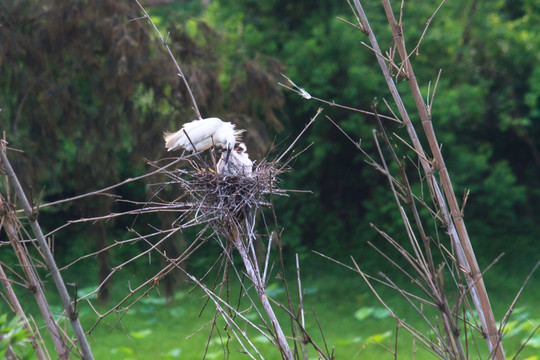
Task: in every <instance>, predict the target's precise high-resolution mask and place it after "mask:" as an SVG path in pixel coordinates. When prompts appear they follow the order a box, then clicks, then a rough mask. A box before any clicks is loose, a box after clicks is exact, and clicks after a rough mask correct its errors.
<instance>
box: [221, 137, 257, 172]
mask: <svg viewBox="0 0 540 360" xmlns="http://www.w3.org/2000/svg"><path fill="white" fill-rule="evenodd" d="M246 151H247V147H246V144H244V143H239V144H238V146H237V147H236V148H235V149H234V151H232V152H231V155H230V157H229V159H228V160H227V155H226V152H223V154H221V158H220V159H219V161H218V163H217V172H218V174H224V175H246V176H250V175H251V172H252V171H253V161H251V160H250V159H249V154H248V153H247V152H246Z"/></svg>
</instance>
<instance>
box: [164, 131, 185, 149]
mask: <svg viewBox="0 0 540 360" xmlns="http://www.w3.org/2000/svg"><path fill="white" fill-rule="evenodd" d="M183 137H185V134H184V132H183V131H182V129H180V130H178V131H177V132H174V133H170V132H166V133H164V134H163V139H165V147H166V148H167V150H168V151H172V150H175V149H177V148H178V147H180V146H181V144H183V143H184V141H182V138H183Z"/></svg>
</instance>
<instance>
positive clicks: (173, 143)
mask: <svg viewBox="0 0 540 360" xmlns="http://www.w3.org/2000/svg"><path fill="white" fill-rule="evenodd" d="M242 132H243V131H242V130H235V125H234V124H231V123H230V122H224V121H222V120H221V119H219V118H216V117H212V118H207V119H201V120H193V121H191V122H188V123H185V124H184V126H182V128H181V129H180V130H178V131H177V132H175V133H165V134H164V139H165V147H166V148H167V149H168V150H169V151H172V150H176V149H179V148H184V149H186V150H187V151H204V150H207V149H209V148H211V147H212V146H218V147H223V148H226V149H232V148H234V145H235V144H236V141H237V140H239V138H240V134H242ZM186 133H187V135H186ZM194 147H195V148H194Z"/></svg>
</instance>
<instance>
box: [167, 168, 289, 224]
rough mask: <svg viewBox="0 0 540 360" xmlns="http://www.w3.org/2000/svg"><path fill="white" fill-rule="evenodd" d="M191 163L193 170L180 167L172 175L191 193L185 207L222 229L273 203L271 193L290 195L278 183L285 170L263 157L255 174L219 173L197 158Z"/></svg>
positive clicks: (198, 217) (179, 184) (187, 210)
mask: <svg viewBox="0 0 540 360" xmlns="http://www.w3.org/2000/svg"><path fill="white" fill-rule="evenodd" d="M191 165H192V167H193V169H192V170H186V169H177V170H175V171H173V172H168V175H169V176H171V178H172V183H173V184H177V185H178V186H179V187H180V189H181V190H182V191H183V193H184V194H185V195H186V196H189V197H190V200H189V202H187V203H184V205H185V206H184V207H183V208H184V209H185V211H186V214H191V215H192V217H193V218H194V221H195V222H196V223H208V224H209V225H210V226H212V227H213V228H214V229H215V230H217V231H220V232H228V231H229V230H230V229H231V228H233V227H234V228H238V225H239V224H240V222H241V221H242V220H243V219H244V218H245V217H246V215H247V214H248V213H249V212H250V211H255V210H257V209H260V208H264V207H270V206H271V201H270V196H272V195H280V196H283V195H286V193H285V191H284V190H281V189H279V188H278V186H277V183H278V175H280V174H282V173H283V172H285V170H284V169H283V167H280V166H279V164H277V163H276V162H268V161H266V160H263V161H261V162H260V163H259V164H257V165H256V166H254V168H253V172H252V173H251V174H249V175H243V174H239V175H234V176H230V175H223V174H217V173H216V172H215V171H213V170H209V168H208V167H206V166H199V165H198V164H197V163H196V162H194V161H192V162H191ZM183 197H184V196H182V198H183Z"/></svg>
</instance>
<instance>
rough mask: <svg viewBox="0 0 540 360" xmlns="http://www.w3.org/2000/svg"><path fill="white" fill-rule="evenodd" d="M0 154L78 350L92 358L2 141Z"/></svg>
mask: <svg viewBox="0 0 540 360" xmlns="http://www.w3.org/2000/svg"><path fill="white" fill-rule="evenodd" d="M0 156H1V158H2V163H3V165H4V170H5V172H6V175H7V176H8V178H9V180H10V183H11V186H12V187H13V189H14V190H15V192H16V193H17V196H18V198H19V200H20V202H21V205H22V207H23V209H24V213H25V215H26V217H27V218H28V221H29V222H30V226H31V227H32V230H33V231H34V235H35V236H36V239H37V242H38V244H39V249H40V250H41V253H42V254H43V257H44V259H45V262H46V264H47V267H48V269H49V271H50V272H51V277H52V278H53V280H54V283H55V285H56V288H57V290H58V293H59V295H60V298H61V299H62V303H63V304H64V308H65V311H66V315H67V317H69V320H70V322H71V326H72V328H73V332H74V333H75V336H76V337H77V340H78V342H79V346H80V350H81V353H82V355H83V358H84V359H85V360H93V359H94V356H93V355H92V351H91V350H90V345H89V344H88V341H87V340H86V336H85V334H84V330H83V328H82V326H81V323H80V322H79V317H78V314H77V312H76V310H75V307H74V306H73V304H72V303H71V299H70V297H69V294H68V291H67V288H66V285H65V284H64V280H62V275H61V274H60V271H59V270H58V266H57V265H56V261H55V260H54V257H53V255H52V253H51V249H50V248H49V246H48V244H47V240H45V237H44V236H43V232H42V231H41V227H40V226H39V223H38V222H37V220H36V217H35V214H34V212H33V211H32V207H31V206H30V203H29V202H28V199H27V198H26V195H25V193H24V190H23V188H22V186H21V184H20V182H19V179H17V176H16V175H15V171H13V168H12V167H11V164H10V163H9V160H8V158H7V155H6V152H5V149H4V147H3V143H2V147H1V148H0Z"/></svg>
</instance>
